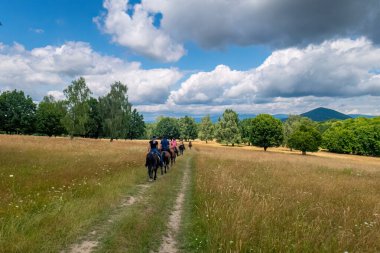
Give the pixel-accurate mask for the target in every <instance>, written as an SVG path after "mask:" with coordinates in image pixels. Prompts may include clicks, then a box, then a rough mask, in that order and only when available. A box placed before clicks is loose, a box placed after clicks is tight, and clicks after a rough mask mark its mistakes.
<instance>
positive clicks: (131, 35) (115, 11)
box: [94, 0, 185, 62]
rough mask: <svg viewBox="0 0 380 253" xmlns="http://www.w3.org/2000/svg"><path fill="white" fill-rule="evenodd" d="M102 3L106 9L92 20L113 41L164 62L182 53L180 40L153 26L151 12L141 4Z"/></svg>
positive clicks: (117, 0)
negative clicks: (104, 12)
mask: <svg viewBox="0 0 380 253" xmlns="http://www.w3.org/2000/svg"><path fill="white" fill-rule="evenodd" d="M103 6H104V8H105V9H106V10H107V13H106V14H105V15H102V16H99V17H96V18H95V19H94V21H95V22H96V23H97V24H98V26H99V27H100V29H101V30H102V31H103V32H104V33H107V34H110V35H112V41H113V42H115V43H117V44H120V45H122V46H126V47H129V48H131V49H132V50H133V51H134V52H137V53H139V54H142V55H144V56H147V57H150V58H153V59H157V60H161V61H164V62H173V61H177V60H178V59H180V58H181V57H182V56H183V55H184V54H185V49H184V48H183V46H182V45H181V44H180V43H177V42H176V41H174V40H173V39H172V38H171V37H170V36H169V35H168V34H167V33H166V32H165V31H162V30H161V29H159V28H157V27H155V26H154V24H153V23H154V17H153V16H154V15H152V13H149V12H148V11H147V10H146V9H144V8H143V6H142V5H141V4H135V5H134V6H130V5H128V0H105V1H104V4H103ZM128 8H129V9H128ZM127 11H130V14H128V13H127Z"/></svg>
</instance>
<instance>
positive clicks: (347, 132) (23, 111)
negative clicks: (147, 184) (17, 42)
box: [0, 78, 380, 156]
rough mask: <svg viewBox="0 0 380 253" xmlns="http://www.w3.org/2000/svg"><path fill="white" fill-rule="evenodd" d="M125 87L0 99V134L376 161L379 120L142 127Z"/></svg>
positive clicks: (268, 119) (180, 122)
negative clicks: (160, 140) (199, 143)
mask: <svg viewBox="0 0 380 253" xmlns="http://www.w3.org/2000/svg"><path fill="white" fill-rule="evenodd" d="M127 91H128V89H127V86H126V85H124V84H122V83H121V82H115V83H113V84H112V85H111V89H110V91H109V93H108V94H106V95H105V96H103V97H99V98H98V99H96V98H93V97H91V94H92V92H91V90H90V89H89V88H88V86H87V85H86V81H85V79H84V78H79V79H77V80H74V81H73V82H72V83H71V84H70V85H69V86H68V87H67V88H66V89H65V90H64V91H63V93H64V95H65V99H64V100H56V99H54V98H53V97H52V96H46V97H44V99H43V100H42V101H41V102H40V103H39V104H38V105H37V104H35V103H34V102H33V101H32V99H31V97H30V96H26V95H25V94H24V92H23V91H17V90H13V91H5V92H3V93H1V94H0V132H3V133H10V134H12V133H16V134H41V135H48V136H53V135H54V136H59V135H68V136H70V137H71V138H73V137H75V136H80V137H89V138H99V137H102V138H110V140H111V141H112V140H114V139H137V138H145V139H149V138H151V137H152V136H153V135H156V136H160V137H163V136H165V137H167V138H181V139H185V140H193V139H196V138H200V139H201V140H203V141H206V143H207V142H208V141H209V140H216V141H217V142H219V143H223V144H226V145H230V144H231V145H235V144H247V145H255V146H259V147H262V148H263V149H264V150H267V148H269V147H278V146H285V147H288V148H289V149H295V150H300V151H301V152H302V153H303V154H306V152H315V151H318V150H319V149H320V148H323V149H326V150H328V151H330V152H336V153H345V154H357V155H369V156H380V117H377V118H372V119H366V118H357V119H347V120H343V121H338V120H335V121H327V122H322V123H320V122H314V121H312V120H310V119H309V118H305V117H301V116H297V115H290V116H289V118H288V119H287V120H286V121H285V122H282V121H280V120H278V119H275V118H274V117H273V116H271V115H269V114H260V115H258V116H257V117H255V118H248V119H244V120H239V117H238V114H237V113H236V112H235V111H233V110H231V109H227V110H225V111H224V113H223V115H221V116H220V117H219V119H218V121H217V122H216V123H213V122H212V121H211V118H210V116H209V115H207V116H205V117H203V118H202V119H201V122H200V123H196V122H195V120H194V118H192V117H189V116H185V117H182V118H179V119H177V118H170V117H159V118H158V119H157V120H156V122H154V123H150V124H145V123H144V118H143V115H142V114H140V113H139V112H138V111H137V110H136V109H132V105H131V103H129V101H128V95H127Z"/></svg>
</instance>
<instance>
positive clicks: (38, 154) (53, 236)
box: [0, 135, 146, 252]
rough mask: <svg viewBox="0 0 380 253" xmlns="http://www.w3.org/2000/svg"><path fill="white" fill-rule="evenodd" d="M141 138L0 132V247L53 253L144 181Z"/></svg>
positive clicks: (143, 150) (144, 149)
mask: <svg viewBox="0 0 380 253" xmlns="http://www.w3.org/2000/svg"><path fill="white" fill-rule="evenodd" d="M145 152H146V144H145V143H144V142H132V141H124V140H119V141H114V142H112V143H110V142H109V140H92V139H74V140H72V141H71V140H70V139H68V138H48V137H31V136H7V135H0V178H1V180H0V252H59V251H60V250H61V249H62V248H65V247H66V246H67V245H68V244H70V243H72V242H73V241H75V240H77V238H78V237H79V236H81V235H83V234H84V233H86V232H87V230H88V228H89V227H91V226H92V225H93V224H94V223H96V222H98V221H99V220H101V219H102V218H104V217H107V215H108V213H109V212H110V210H112V209H113V208H114V207H115V206H116V205H118V204H119V203H120V199H121V198H122V197H123V196H125V195H127V194H133V193H134V192H135V191H136V185H137V184H139V183H142V182H144V183H145V182H146V169H145V168H144V154H145Z"/></svg>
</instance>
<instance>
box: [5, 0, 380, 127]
mask: <svg viewBox="0 0 380 253" xmlns="http://www.w3.org/2000/svg"><path fill="white" fill-rule="evenodd" d="M0 22H1V25H0V92H1V91H5V90H13V89H18V90H23V91H24V92H25V93H26V94H28V95H30V96H31V97H32V98H33V100H34V101H36V102H38V101H40V100H41V99H42V98H43V97H44V96H46V95H52V96H54V97H56V98H57V99H63V98H64V95H63V90H64V89H65V88H66V87H67V86H68V85H69V84H70V83H71V82H72V81H73V80H75V79H77V78H79V77H81V76H82V77H84V78H85V79H86V82H87V85H88V86H89V87H90V89H91V91H92V92H93V96H94V97H99V96H104V95H105V94H106V93H107V92H108V91H109V89H110V85H111V84H112V83H114V82H115V81H121V82H122V83H124V84H126V85H127V86H128V96H129V100H130V102H131V103H132V104H133V106H135V107H136V108H137V109H138V110H139V111H140V112H142V113H143V114H144V116H145V118H146V119H148V120H149V119H154V118H155V117H157V116H159V115H165V116H184V115H190V116H200V115H206V114H211V115H218V114H222V113H223V111H224V110H225V109H227V108H231V109H234V110H235V111H237V112H238V113H239V114H259V113H269V114H279V113H284V114H300V113H303V112H306V111H308V110H311V109H314V108H316V107H321V106H322V107H328V108H331V109H335V110H338V111H340V112H343V113H353V114H370V115H380V106H379V104H380V29H378V24H379V23H380V1H378V0H367V1H358V0H335V1H330V0H266V1H262V0H192V1H188V0H133V1H132V0H129V1H128V0H91V1H89V0H54V1H51V0H33V1H29V0H0Z"/></svg>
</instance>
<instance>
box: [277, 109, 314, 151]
mask: <svg viewBox="0 0 380 253" xmlns="http://www.w3.org/2000/svg"><path fill="white" fill-rule="evenodd" d="M311 122H312V120H311V119H309V118H306V117H302V116H299V115H289V118H288V119H287V120H286V121H285V123H284V124H283V129H284V141H283V143H284V145H285V146H287V147H288V148H290V149H291V150H292V149H293V148H294V147H292V145H291V144H290V143H289V138H290V136H291V135H292V134H293V133H294V131H296V130H297V129H299V127H300V126H301V125H303V124H311ZM314 125H316V123H314Z"/></svg>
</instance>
